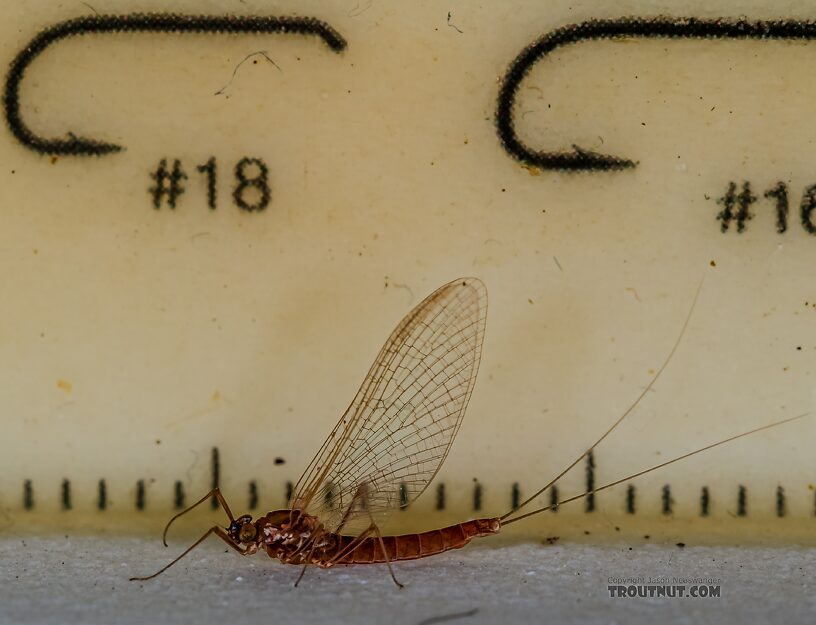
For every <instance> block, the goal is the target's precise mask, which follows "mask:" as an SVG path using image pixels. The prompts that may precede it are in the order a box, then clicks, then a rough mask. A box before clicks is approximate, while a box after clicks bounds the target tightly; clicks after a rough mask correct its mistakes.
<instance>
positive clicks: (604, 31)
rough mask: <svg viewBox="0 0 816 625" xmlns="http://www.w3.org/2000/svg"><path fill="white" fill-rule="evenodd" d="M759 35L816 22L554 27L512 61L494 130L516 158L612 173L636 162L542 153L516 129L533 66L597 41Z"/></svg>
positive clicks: (804, 28)
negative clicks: (523, 87)
mask: <svg viewBox="0 0 816 625" xmlns="http://www.w3.org/2000/svg"><path fill="white" fill-rule="evenodd" d="M618 38H640V39H657V38H665V39H759V40H779V39H790V40H807V41H810V40H813V39H816V23H814V22H811V21H802V20H775V21H748V20H744V19H740V20H729V19H716V20H702V19H697V18H693V17H689V18H669V17H654V18H638V17H623V18H619V19H613V20H589V21H586V22H582V23H580V24H573V25H571V26H565V27H562V28H558V29H556V30H553V31H550V32H549V33H547V34H546V35H544V36H543V37H541V38H540V39H538V40H536V41H535V42H533V43H532V44H530V45H529V46H527V47H526V48H525V49H524V50H522V51H521V53H520V54H519V55H518V56H517V57H516V58H515V60H514V61H513V62H512V63H511V64H510V67H509V68H508V69H507V72H506V73H505V75H504V78H503V80H502V83H501V88H500V89H499V96H498V104H497V107H496V129H497V131H498V134H499V139H500V140H501V143H502V146H503V147H504V149H505V150H506V151H507V152H508V154H510V155H511V156H512V157H513V158H515V159H516V160H518V161H520V162H521V163H524V164H525V165H529V166H532V167H537V168H539V169H547V170H566V171H609V170H622V169H631V168H633V167H635V166H636V165H637V162H636V161H633V160H630V159H628V158H621V157H618V156H612V155H609V154H600V153H598V152H592V151H589V150H584V149H581V148H580V147H578V146H576V145H573V146H572V150H564V151H539V150H535V149H533V148H531V147H530V146H528V145H527V144H526V143H525V142H524V141H523V140H522V139H521V138H520V137H519V136H518V134H517V133H516V128H515V119H514V116H513V108H514V105H515V102H516V95H517V93H518V90H519V87H520V85H521V83H522V82H523V81H524V78H525V77H526V76H527V74H528V73H529V72H530V69H531V68H532V67H533V66H534V65H535V64H536V63H538V62H539V61H541V60H542V59H543V58H544V57H546V56H547V55H549V54H550V53H551V52H553V51H555V50H557V49H558V48H561V47H563V46H567V45H572V44H577V43H581V42H584V41H593V40H599V39H618Z"/></svg>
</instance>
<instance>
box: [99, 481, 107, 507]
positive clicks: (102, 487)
mask: <svg viewBox="0 0 816 625" xmlns="http://www.w3.org/2000/svg"><path fill="white" fill-rule="evenodd" d="M97 489H98V494H97V500H96V507H97V508H99V510H101V511H104V510H107V509H108V485H107V484H105V480H99V485H98V487H97Z"/></svg>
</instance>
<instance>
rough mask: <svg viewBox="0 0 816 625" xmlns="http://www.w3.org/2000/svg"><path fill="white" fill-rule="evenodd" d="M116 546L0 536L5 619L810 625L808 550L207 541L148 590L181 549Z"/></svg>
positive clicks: (111, 541) (815, 557) (815, 604)
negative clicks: (414, 548) (341, 556)
mask: <svg viewBox="0 0 816 625" xmlns="http://www.w3.org/2000/svg"><path fill="white" fill-rule="evenodd" d="M181 547H182V545H181V543H173V544H171V547H170V549H164V548H163V547H162V546H161V544H160V543H159V542H158V541H157V540H155V539H154V540H144V539H137V538H113V537H102V538H96V537H59V538H26V539H21V538H8V537H7V538H4V539H2V540H0V566H1V567H2V568H1V569H0V622H2V623H138V624H140V625H143V624H145V623H150V624H154V623H191V622H194V623H197V624H204V623H229V624H240V623H274V624H275V625H277V624H280V623H297V624H298V625H307V624H310V623H321V624H325V623H386V624H389V625H390V624H393V625H402V624H403V623H405V624H411V625H418V624H419V623H420V622H421V621H423V619H427V618H429V617H433V616H440V615H444V614H451V613H456V612H462V611H467V610H472V609H474V608H477V609H478V612H477V613H476V614H475V615H474V616H470V617H467V618H460V619H456V620H452V621H447V622H452V623H456V624H459V623H462V624H467V625H473V624H476V623H496V622H506V623H649V624H653V623H656V622H661V623H665V622H679V623H703V622H711V623H713V622H717V623H746V622H756V623H768V622H780V623H783V622H784V623H805V622H814V620H815V619H816V597H814V592H813V591H814V588H816V585H814V582H813V579H812V574H813V571H814V564H816V550H813V549H800V548H785V549H782V548H756V547H754V548H748V549H739V548H712V547H686V548H684V549H680V548H678V547H675V546H674V545H662V546H661V545H641V546H635V547H634V548H633V549H632V550H631V551H630V550H629V548H628V546H627V545H625V544H621V545H605V546H603V545H602V546H595V545H585V544H558V545H555V546H541V545H534V544H516V545H506V544H505V545H501V544H497V543H494V544H492V545H491V544H488V543H487V542H485V543H484V544H482V545H471V546H470V547H468V548H466V549H463V550H459V551H454V552H450V553H448V554H443V555H441V556H437V557H434V558H428V559H425V560H419V561H413V562H405V563H400V564H398V565H397V566H396V569H397V576H398V577H399V578H401V581H403V582H404V583H406V588H405V589H404V590H398V589H397V588H396V587H395V586H394V585H393V583H392V582H391V580H390V578H389V577H388V574H387V572H386V570H385V569H384V568H383V567H381V566H358V567H353V568H337V569H333V570H330V571H319V570H310V571H308V572H307V574H306V577H305V578H304V580H303V582H302V584H301V586H300V587H298V588H293V587H292V582H293V581H294V578H295V576H296V575H297V573H298V571H299V569H298V568H295V567H284V566H283V565H280V564H279V563H277V562H273V561H272V560H270V559H269V558H268V557H267V556H266V555H256V556H254V557H252V558H242V557H240V556H238V555H236V554H234V553H233V552H229V553H225V552H224V549H223V548H221V547H220V546H219V545H218V543H216V542H211V543H207V544H205V545H204V546H203V547H201V548H200V549H199V550H198V551H196V552H194V553H193V554H192V555H191V556H190V557H189V558H188V559H187V560H186V561H183V562H182V563H180V564H179V565H177V566H176V567H175V568H173V569H170V570H169V571H168V572H167V573H165V574H164V575H162V576H160V577H158V578H156V579H155V580H153V581H151V582H128V581H127V578H128V576H130V575H134V574H145V573H149V572H153V571H154V570H156V569H157V568H158V567H160V566H161V565H163V564H164V563H166V562H167V561H168V559H169V558H170V557H171V556H172V555H174V554H176V553H178V552H179V550H180V549H181ZM610 575H647V576H648V575H668V576H673V575H685V576H714V577H720V578H722V597H721V598H719V599H714V598H709V599H676V598H675V599H667V598H661V599H640V598H635V599H611V598H610V597H609V593H608V591H607V578H608V577H609V576H610Z"/></svg>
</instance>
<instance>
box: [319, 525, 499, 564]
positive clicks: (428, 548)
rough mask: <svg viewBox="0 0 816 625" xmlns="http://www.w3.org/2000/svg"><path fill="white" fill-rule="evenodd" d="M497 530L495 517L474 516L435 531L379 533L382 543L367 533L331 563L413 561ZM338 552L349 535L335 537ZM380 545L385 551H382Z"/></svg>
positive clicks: (459, 545)
mask: <svg viewBox="0 0 816 625" xmlns="http://www.w3.org/2000/svg"><path fill="white" fill-rule="evenodd" d="M500 529H501V522H500V521H499V519H474V520H473V521H466V522H464V523H457V524H456V525H451V526H449V527H443V528H441V529H438V530H431V531H429V532H422V533H421V534H404V535H402V536H383V538H382V540H383V542H382V546H381V545H380V540H379V538H377V536H368V537H366V538H364V539H363V540H362V541H360V542H359V543H358V544H357V545H356V546H354V547H353V548H351V550H350V551H348V552H347V553H346V554H345V555H343V556H341V557H340V558H338V559H337V560H335V564H374V563H376V562H385V560H386V558H385V555H386V554H387V556H388V560H389V561H390V562H394V561H396V560H415V559H417V558H424V557H426V556H432V555H435V554H437V553H442V552H443V551H449V550H450V549H459V548H461V547H464V546H465V545H467V544H468V543H469V542H470V541H471V540H473V539H474V538H478V537H480V536H490V535H491V534H498V533H499V531H500ZM337 541H338V551H337V553H338V554H340V553H343V552H344V551H345V550H347V549H348V548H349V547H350V545H351V543H352V541H354V537H353V536H337ZM383 546H384V547H385V552H386V554H383Z"/></svg>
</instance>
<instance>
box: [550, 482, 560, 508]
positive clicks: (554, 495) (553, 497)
mask: <svg viewBox="0 0 816 625" xmlns="http://www.w3.org/2000/svg"><path fill="white" fill-rule="evenodd" d="M550 510H552V511H553V512H558V487H557V486H553V487H552V488H551V489H550Z"/></svg>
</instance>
